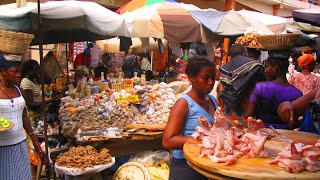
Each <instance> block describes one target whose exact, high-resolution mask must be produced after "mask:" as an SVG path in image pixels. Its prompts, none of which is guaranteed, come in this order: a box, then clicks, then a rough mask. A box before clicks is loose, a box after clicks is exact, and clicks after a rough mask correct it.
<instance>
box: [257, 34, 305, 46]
mask: <svg viewBox="0 0 320 180" xmlns="http://www.w3.org/2000/svg"><path fill="white" fill-rule="evenodd" d="M299 37H300V34H278V35H260V36H258V37H257V40H258V43H259V44H261V46H262V47H263V49H266V50H284V49H290V48H292V47H293V46H294V45H295V43H296V41H297V40H298V38H299Z"/></svg>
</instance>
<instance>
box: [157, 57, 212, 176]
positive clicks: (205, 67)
mask: <svg viewBox="0 0 320 180" xmlns="http://www.w3.org/2000/svg"><path fill="white" fill-rule="evenodd" d="M215 70H216V65H215V63H214V62H213V61H211V60H209V59H206V58H205V57H193V58H191V59H190V60H189V62H188V64H187V66H186V69H185V72H186V74H187V75H188V78H189V80H190V82H191V84H192V89H191V90H190V91H189V92H188V93H186V94H184V95H183V96H182V97H181V98H180V99H178V100H177V102H176V103H175V105H174V106H173V108H172V109H171V112H170V116H169V120H168V123H167V126H166V128H165V130H164V134H163V138H162V145H163V147H164V148H167V149H173V157H172V160H171V164H170V177H169V179H170V180H179V179H181V180H186V179H188V180H192V179H195V180H201V179H207V178H206V177H204V176H202V175H201V174H199V173H198V172H196V171H195V170H193V169H192V168H191V167H190V166H189V165H188V164H187V161H186V159H185V157H184V155H183V152H182V147H183V144H184V143H185V142H187V141H188V140H189V139H191V138H192V137H191V135H192V134H193V133H194V132H195V128H196V127H197V126H199V123H198V121H197V120H198V117H199V116H203V117H205V118H206V119H208V120H209V121H210V123H211V124H213V121H214V113H215V111H216V109H217V102H216V100H215V98H214V97H213V96H212V95H210V94H209V93H210V92H211V90H212V88H213V86H214V82H215Z"/></svg>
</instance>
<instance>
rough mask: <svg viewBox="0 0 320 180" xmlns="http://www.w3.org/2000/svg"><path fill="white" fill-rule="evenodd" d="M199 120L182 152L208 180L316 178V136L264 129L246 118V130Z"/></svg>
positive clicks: (319, 155) (319, 157)
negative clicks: (217, 179) (215, 179)
mask: <svg viewBox="0 0 320 180" xmlns="http://www.w3.org/2000/svg"><path fill="white" fill-rule="evenodd" d="M206 122H207V121H206V120H205V119H204V118H199V123H200V124H201V126H199V127H198V128H197V129H196V130H197V132H196V133H195V134H194V135H193V136H194V137H195V138H194V139H191V140H189V141H188V142H187V143H185V145H184V147H183V152H184V154H185V156H186V158H187V160H188V163H189V164H190V166H191V167H192V168H193V169H195V170H196V171H198V172H199V173H201V174H203V175H205V176H207V177H209V178H219V179H233V178H240V179H318V178H319V177H320V163H319V162H320V148H319V147H320V136H319V135H316V134H311V133H306V132H300V131H291V130H274V129H269V128H264V124H263V122H262V121H261V120H255V119H253V118H248V128H247V129H243V126H241V125H240V124H239V126H238V127H232V128H230V127H229V125H228V124H227V121H226V119H225V118H224V117H222V116H220V117H219V116H218V117H216V120H215V123H214V125H213V126H212V127H211V126H210V125H208V123H206Z"/></svg>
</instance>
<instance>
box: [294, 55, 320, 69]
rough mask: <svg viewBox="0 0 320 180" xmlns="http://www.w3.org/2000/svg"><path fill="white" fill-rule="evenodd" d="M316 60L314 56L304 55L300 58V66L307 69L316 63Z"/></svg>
mask: <svg viewBox="0 0 320 180" xmlns="http://www.w3.org/2000/svg"><path fill="white" fill-rule="evenodd" d="M315 61H316V60H315V59H314V57H313V55H312V54H303V55H302V56H300V57H299V58H298V65H299V66H300V67H306V66H308V65H309V64H311V63H312V62H315Z"/></svg>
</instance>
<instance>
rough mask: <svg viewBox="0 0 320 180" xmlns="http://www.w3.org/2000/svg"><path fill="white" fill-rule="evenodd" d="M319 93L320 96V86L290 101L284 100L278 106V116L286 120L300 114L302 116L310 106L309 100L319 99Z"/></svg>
mask: <svg viewBox="0 0 320 180" xmlns="http://www.w3.org/2000/svg"><path fill="white" fill-rule="evenodd" d="M317 95H318V96H320V88H317V89H314V90H312V91H310V92H309V93H307V94H305V95H304V96H301V97H299V98H298V99H296V100H294V101H292V102H289V101H286V102H283V103H281V104H280V105H279V106H278V116H279V117H280V119H281V120H283V121H284V122H289V121H290V120H291V121H292V120H294V119H296V118H297V117H298V116H302V115H303V114H304V112H305V111H306V110H307V109H308V107H309V102H310V101H312V100H314V99H317Z"/></svg>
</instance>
